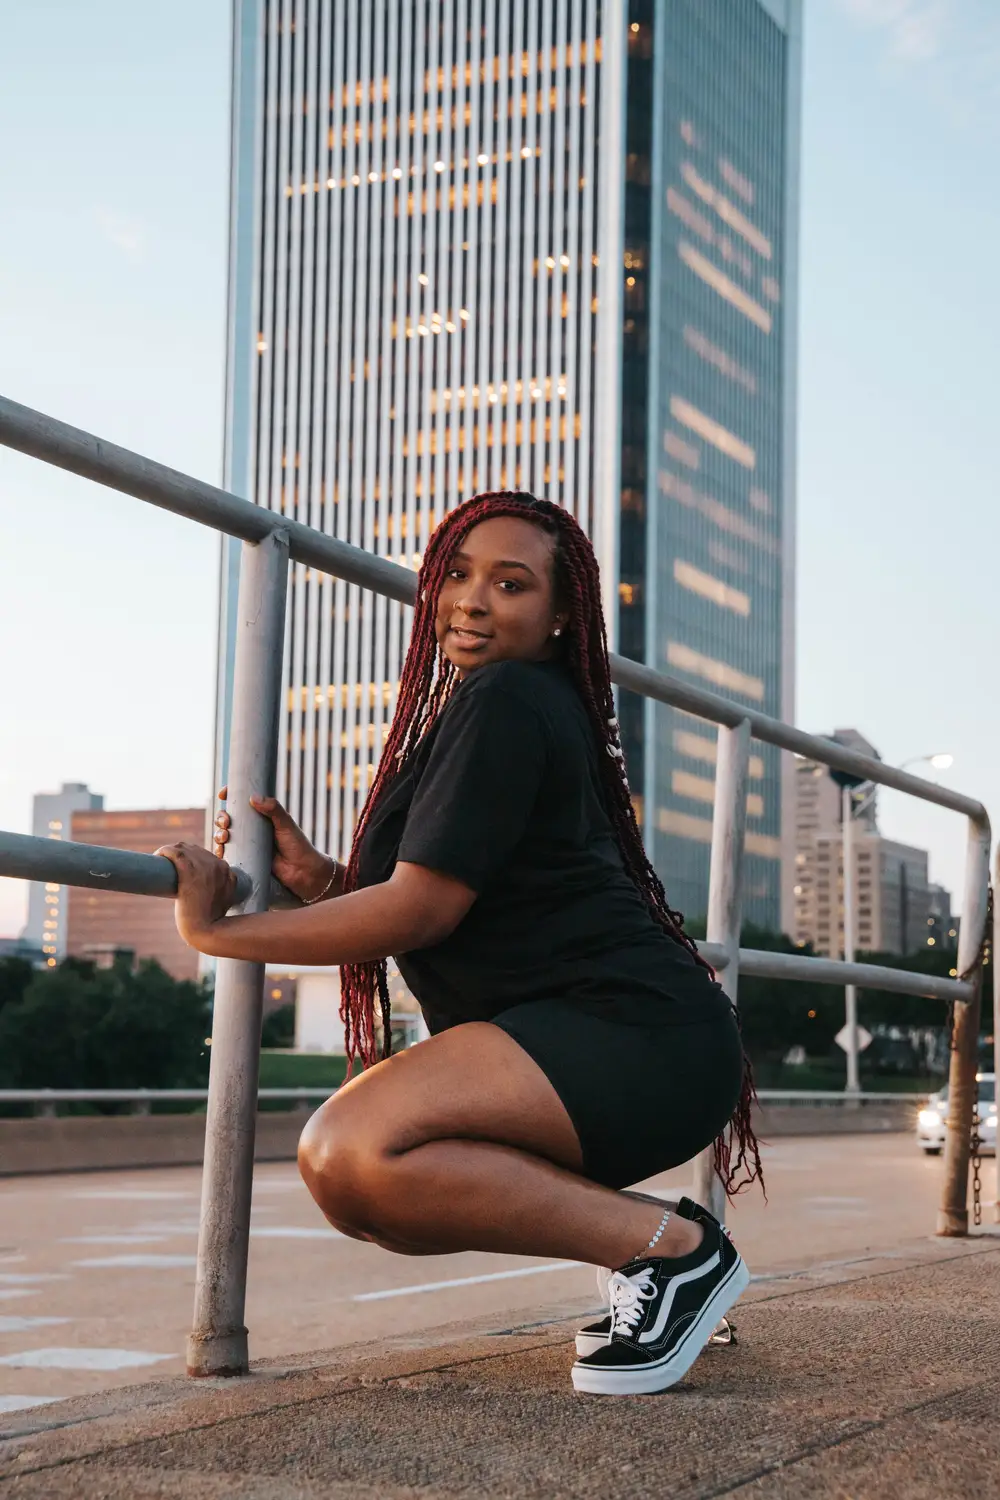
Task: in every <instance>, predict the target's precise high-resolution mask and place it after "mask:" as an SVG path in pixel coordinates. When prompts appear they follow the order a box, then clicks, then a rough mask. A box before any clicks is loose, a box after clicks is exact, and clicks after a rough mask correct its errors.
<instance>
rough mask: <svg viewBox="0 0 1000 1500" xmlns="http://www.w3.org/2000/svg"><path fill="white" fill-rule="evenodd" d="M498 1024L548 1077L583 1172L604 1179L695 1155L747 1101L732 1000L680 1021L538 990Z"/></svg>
mask: <svg viewBox="0 0 1000 1500" xmlns="http://www.w3.org/2000/svg"><path fill="white" fill-rule="evenodd" d="M667 1004H668V1005H669V1002H667ZM493 1024H494V1025H495V1026H499V1027H501V1028H502V1029H503V1030H504V1031H506V1032H507V1034H508V1036H511V1037H513V1039H514V1041H515V1042H517V1043H518V1045H519V1046H520V1047H522V1048H523V1049H524V1051H525V1052H527V1054H528V1056H529V1057H531V1058H533V1059H534V1061H535V1062H536V1063H537V1064H538V1066H539V1067H540V1068H541V1070H542V1072H543V1073H544V1074H545V1076H546V1077H547V1078H548V1080H549V1082H550V1083H551V1084H552V1087H553V1088H554V1089H555V1091H556V1093H557V1094H558V1095H559V1098H560V1099H561V1101H562V1103H563V1105H564V1106H565V1108H566V1112H567V1113H568V1115H569V1117H570V1119H571V1120H572V1122H573V1125H574V1128H575V1129H576V1133H577V1136H578V1138H579V1141H580V1146H581V1148H582V1151H583V1175H584V1176H585V1177H588V1178H590V1180H591V1181H593V1182H599V1183H601V1184H602V1185H603V1186H604V1187H609V1188H623V1187H630V1186H631V1185H632V1184H633V1183H636V1182H642V1181H643V1180H644V1179H645V1178H647V1177H652V1176H654V1175H655V1174H656V1173H657V1172H665V1171H666V1170H667V1169H668V1168H669V1167H676V1166H680V1165H681V1163H682V1162H686V1161H690V1160H691V1158H692V1157H694V1156H697V1154H698V1152H699V1151H701V1150H702V1149H703V1148H704V1147H705V1146H709V1145H711V1143H712V1142H713V1141H714V1140H715V1138H716V1136H717V1135H719V1134H720V1133H721V1132H722V1130H723V1129H724V1128H725V1126H726V1124H727V1122H728V1120H729V1118H730V1116H731V1115H732V1113H733V1110H734V1109H735V1108H736V1105H737V1103H738V1101H739V1096H740V1088H741V1085H742V1080H743V1049H742V1045H741V1042H740V1035H739V1030H738V1028H737V1025H736V1020H735V1018H734V1017H733V1015H732V1013H731V1011H729V1010H728V1009H726V1010H725V1011H724V1012H720V1011H719V1010H715V1009H713V1014H712V1017H711V1018H710V1019H706V1020H704V1021H697V1022H692V1023H690V1024H673V1023H671V1022H670V1021H662V1020H658V1019H654V1020H650V1019H649V1008H648V1005H644V1006H642V1007H638V1006H637V1005H636V1004H635V1003H634V1002H629V1001H623V1002H622V1003H621V1005H616V1004H615V1003H614V1002H613V1001H612V1002H608V1003H607V1004H605V1005H602V1006H600V1007H599V1008H597V1007H593V1006H588V1007H587V1008H586V1009H584V1008H582V1007H581V1006H580V1005H579V1004H578V1003H574V1002H573V1001H572V1000H533V1001H531V1002H530V1003H528V1004H525V1005H515V1006H513V1007H512V1008H511V1009H510V1010H505V1011H502V1012H501V1013H500V1015H498V1016H495V1017H494V1018H493Z"/></svg>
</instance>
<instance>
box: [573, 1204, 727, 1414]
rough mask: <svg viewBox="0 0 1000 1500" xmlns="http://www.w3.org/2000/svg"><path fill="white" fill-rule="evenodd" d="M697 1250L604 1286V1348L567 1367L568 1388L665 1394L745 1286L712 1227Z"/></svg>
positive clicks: (634, 1267)
mask: <svg viewBox="0 0 1000 1500" xmlns="http://www.w3.org/2000/svg"><path fill="white" fill-rule="evenodd" d="M704 1229H705V1233H704V1236H703V1238H702V1242H701V1244H700V1245H699V1246H698V1248H697V1250H692V1252H691V1254H690V1255H682V1256H677V1257H674V1258H671V1259H669V1260H668V1259H666V1258H662V1257H657V1258H654V1259H650V1260H633V1261H631V1262H630V1263H629V1264H628V1265H627V1266H623V1267H622V1269H621V1270H620V1271H615V1272H613V1274H612V1276H611V1278H610V1280H609V1283H608V1301H609V1303H610V1319H611V1333H610V1338H609V1340H608V1342H607V1343H605V1344H604V1346H603V1347H602V1348H601V1349H598V1350H596V1351H595V1352H594V1353H593V1354H588V1355H586V1356H585V1357H584V1358H583V1359H578V1360H577V1361H576V1363H575V1365H574V1366H573V1385H574V1387H575V1389H576V1390H578V1391H589V1392H593V1393H594V1394H597V1395H605V1396H626V1395H644V1394H649V1393H652V1392H654V1391H665V1390H667V1389H668V1388H669V1387H670V1386H672V1385H676V1384H677V1382H678V1380H680V1379H681V1378H682V1377H683V1376H684V1375H686V1374H687V1372H688V1370H690V1368H691V1366H692V1365H693V1364H694V1362H695V1360H696V1359H697V1358H698V1355H699V1354H700V1353H701V1351H702V1349H703V1348H704V1347H705V1343H706V1341H707V1340H708V1338H709V1337H710V1335H711V1333H712V1330H713V1329H714V1328H715V1325H716V1324H717V1323H718V1321H719V1319H720V1318H723V1317H724V1316H725V1315H726V1313H727V1312H728V1311H729V1309H730V1308H731V1307H732V1305H733V1303H734V1302H735V1301H736V1300H737V1298H738V1297H739V1295H740V1293H741V1292H743V1291H744V1290H745V1289H746V1287H747V1286H748V1285H749V1282H750V1272H749V1271H748V1270H747V1268H746V1265H745V1263H744V1261H743V1258H742V1256H741V1255H740V1253H739V1251H738V1250H737V1249H736V1246H735V1245H734V1244H733V1242H732V1240H731V1239H730V1238H729V1236H728V1235H727V1234H725V1233H724V1232H723V1231H722V1229H721V1228H720V1227H719V1226H718V1224H706V1225H705V1226H704Z"/></svg>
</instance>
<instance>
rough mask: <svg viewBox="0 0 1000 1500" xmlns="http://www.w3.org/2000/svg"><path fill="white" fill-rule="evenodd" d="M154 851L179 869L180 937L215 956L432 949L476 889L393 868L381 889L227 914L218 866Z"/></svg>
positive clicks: (229, 883)
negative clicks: (253, 913) (291, 908)
mask: <svg viewBox="0 0 1000 1500" xmlns="http://www.w3.org/2000/svg"><path fill="white" fill-rule="evenodd" d="M157 853H158V854H162V855H163V856H164V857H165V858H167V859H170V860H172V861H173V863H174V864H175V865H176V866H177V904H176V908H175V915H176V920H177V929H178V931H179V932H180V935H181V937H182V938H183V939H184V941H185V942H186V943H188V944H189V945H190V946H191V947H192V948H197V949H198V951H199V952H200V953H207V954H209V955H211V956H212V957H214V958H245V959H250V960H253V961H255V962H258V963H288V964H344V963H363V962H365V961H366V960H368V959H375V958H387V957H388V956H389V955H390V954H393V953H408V952H410V951H411V950H412V949H414V948H430V947H433V946H434V944H435V943H440V942H441V941H442V940H443V939H444V938H446V937H447V936H448V934H449V933H451V932H454V930H455V928H456V927H457V926H458V924H459V922H461V920H462V918H463V917H464V916H465V914H466V913H467V912H468V910H469V908H470V907H471V906H472V903H473V902H474V901H475V899H476V893H475V891H473V890H471V889H470V887H469V886H467V885H464V884H463V883H462V882H461V881H459V880H455V879H453V878H452V877H451V876H449V875H440V874H438V873H437V871H435V870H429V869H427V868H426V867H425V866H423V865H416V864H404V863H400V864H397V865H396V868H395V870H394V871H393V873H392V876H391V878H390V879H389V880H387V881H385V882H384V883H383V884H382V885H373V886H367V887H366V888H365V889H364V890H360V891H352V892H351V893H350V894H349V895H346V896H341V897H340V899H339V900H337V901H333V902H329V901H320V902H318V903H317V904H316V905H315V906H305V907H302V908H300V909H299V910H297V911H269V912H261V913H260V914H259V915H257V916H245V917H227V916H226V915H225V911H226V909H227V907H228V906H229V905H230V904H231V903H232V899H233V884H234V880H233V874H232V871H231V870H230V868H229V866H228V865H227V864H225V863H224V861H222V860H220V859H217V858H216V857H215V856H214V855H212V854H209V852H208V850H207V849H201V848H199V847H198V846H197V845H194V844H172V845H169V846H168V847H166V848H163V849H158V850H157Z"/></svg>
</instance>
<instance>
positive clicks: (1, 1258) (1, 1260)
mask: <svg viewBox="0 0 1000 1500" xmlns="http://www.w3.org/2000/svg"><path fill="white" fill-rule="evenodd" d="M27 1259H28V1257H27V1256H26V1255H0V1266H16V1265H17V1263H18V1261H19V1260H27Z"/></svg>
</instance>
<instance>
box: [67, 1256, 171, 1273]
mask: <svg viewBox="0 0 1000 1500" xmlns="http://www.w3.org/2000/svg"><path fill="white" fill-rule="evenodd" d="M73 1264H74V1266H87V1267H88V1268H89V1269H91V1270H95V1271H103V1270H113V1269H115V1268H116V1267H118V1266H121V1267H123V1268H126V1269H128V1270H135V1271H139V1270H142V1271H161V1270H162V1271H172V1270H179V1269H181V1268H182V1267H183V1268H185V1269H186V1268H187V1267H188V1266H196V1265H197V1264H198V1260H197V1257H196V1256H194V1255H102V1256H98V1257H97V1258H96V1259H95V1260H75V1261H74V1262H73Z"/></svg>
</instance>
